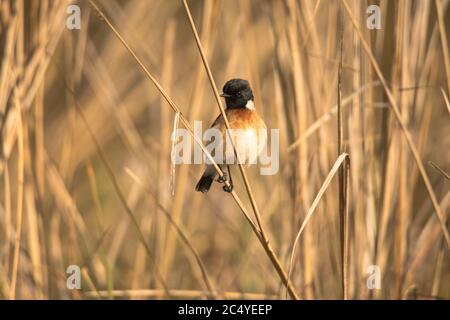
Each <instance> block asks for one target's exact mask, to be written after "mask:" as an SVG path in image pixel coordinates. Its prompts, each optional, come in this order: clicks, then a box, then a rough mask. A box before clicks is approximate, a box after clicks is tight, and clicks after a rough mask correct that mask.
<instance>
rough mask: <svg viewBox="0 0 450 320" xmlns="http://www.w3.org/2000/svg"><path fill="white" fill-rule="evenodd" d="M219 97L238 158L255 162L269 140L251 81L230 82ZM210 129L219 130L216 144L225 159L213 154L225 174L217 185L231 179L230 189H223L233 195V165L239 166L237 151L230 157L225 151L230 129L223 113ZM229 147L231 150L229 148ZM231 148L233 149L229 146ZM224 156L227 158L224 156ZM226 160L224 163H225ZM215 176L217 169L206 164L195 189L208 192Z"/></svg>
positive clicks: (242, 160) (241, 160)
mask: <svg viewBox="0 0 450 320" xmlns="http://www.w3.org/2000/svg"><path fill="white" fill-rule="evenodd" d="M220 96H221V97H223V98H225V103H226V108H225V114H226V117H227V119H228V123H229V125H230V129H231V130H230V131H229V132H230V133H231V139H232V141H233V145H234V147H235V149H236V153H237V154H238V159H239V160H240V162H241V163H242V164H244V165H250V164H254V163H256V160H257V157H258V155H259V154H260V153H261V152H262V150H263V148H264V145H265V143H266V141H267V126H266V124H265V123H264V120H263V119H262V118H261V117H260V116H259V114H258V112H257V111H256V109H255V103H254V97H253V91H252V89H251V87H250V84H249V82H248V81H247V80H244V79H231V80H229V81H227V82H226V83H225V85H224V86H223V89H222V93H221V94H220ZM210 128H212V129H217V130H219V132H220V135H219V141H215V143H216V147H215V151H217V150H219V152H222V151H223V154H222V157H219V156H218V153H217V152H216V154H211V155H212V157H213V158H214V160H216V159H218V160H222V163H217V164H218V165H219V167H220V168H221V170H222V172H223V173H224V176H223V177H220V178H219V179H218V180H217V182H219V183H223V182H225V181H226V180H227V179H228V176H229V186H226V185H225V186H224V187H223V190H224V191H226V192H232V190H233V184H232V179H231V171H230V165H231V164H235V163H237V161H236V160H237V159H236V158H235V155H234V152H231V154H230V153H229V152H227V151H225V150H224V146H225V145H226V144H227V141H228V140H229V138H228V139H227V128H226V125H225V120H224V118H223V115H222V114H220V115H219V116H218V117H217V118H216V120H215V121H214V122H213V124H212V125H211V127H210ZM228 137H230V136H228ZM211 142H212V141H211ZM211 142H210V143H211ZM224 142H225V143H224ZM207 146H208V145H207ZM226 147H227V148H228V146H226ZM230 148H232V147H231V146H230ZM231 150H232V149H231ZM224 154H225V156H223V155H224ZM224 159H225V161H223V160H224ZM216 162H217V161H216ZM225 167H227V169H228V175H227V174H226V172H225V170H224V169H225ZM216 175H217V172H216V170H215V168H214V166H213V165H212V164H207V165H206V168H205V171H204V172H203V175H202V176H201V178H200V180H199V181H198V183H197V185H196V187H195V190H196V191H198V192H202V193H207V192H208V191H209V189H210V188H211V185H212V183H213V181H214V179H215V177H216Z"/></svg>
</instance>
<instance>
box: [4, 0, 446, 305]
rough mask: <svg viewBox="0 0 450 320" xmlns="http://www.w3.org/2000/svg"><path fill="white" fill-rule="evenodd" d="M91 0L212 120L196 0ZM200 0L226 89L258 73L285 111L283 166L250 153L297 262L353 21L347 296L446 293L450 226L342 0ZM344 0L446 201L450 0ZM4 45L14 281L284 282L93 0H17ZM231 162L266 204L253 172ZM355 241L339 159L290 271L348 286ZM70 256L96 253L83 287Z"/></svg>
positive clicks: (176, 294) (107, 287) (103, 290)
mask: <svg viewBox="0 0 450 320" xmlns="http://www.w3.org/2000/svg"><path fill="white" fill-rule="evenodd" d="M95 3H97V4H98V6H99V7H100V8H101V10H102V11H103V12H104V14H105V16H106V17H107V18H108V19H109V20H110V21H111V23H112V24H113V25H114V26H115V27H116V28H117V30H118V31H119V32H120V34H121V35H122V36H123V39H124V40H125V41H126V42H127V44H128V45H129V46H130V47H131V48H133V50H135V51H136V53H137V55H138V57H139V58H140V59H141V60H142V61H143V63H144V64H145V66H146V67H147V68H148V69H149V70H150V72H151V73H152V74H153V75H154V76H155V77H156V79H157V80H158V81H159V82H160V84H161V85H162V86H163V87H164V89H165V90H166V92H167V93H168V94H169V96H170V97H171V98H172V99H173V100H174V101H175V103H176V104H177V105H178V106H179V107H180V109H181V112H182V114H183V115H184V116H185V117H186V118H187V119H188V120H189V121H190V123H191V124H193V121H194V120H201V121H203V127H204V128H205V127H206V126H208V125H209V124H210V123H212V121H213V120H214V119H215V117H216V116H217V115H218V113H219V109H218V107H217V105H216V102H215V99H214V95H213V93H212V90H211V86H210V84H209V82H208V78H207V75H206V72H205V69H204V67H203V65H202V63H201V59H200V55H199V52H198V49H197V46H196V43H195V39H194V37H193V34H192V31H191V28H190V25H189V21H188V19H187V16H186V12H185V10H184V8H183V5H182V2H181V1H178V0H170V1H163V0H151V1H146V0H129V1H118V0H114V1H110V0H108V1H106V0H96V1H95ZM188 3H189V6H190V9H191V12H192V15H193V18H194V22H195V25H196V27H197V29H198V31H199V34H200V39H201V41H202V44H203V46H204V49H205V52H206V56H207V58H208V60H209V63H210V66H211V69H212V72H213V74H214V77H215V80H216V84H217V86H218V87H219V90H220V89H221V88H222V86H223V84H224V83H225V82H226V81H227V80H229V79H231V78H237V77H239V78H244V79H247V80H249V82H250V84H251V86H252V88H253V91H254V94H255V105H256V109H257V110H258V112H259V113H260V115H261V116H262V117H263V118H264V120H265V122H266V123H267V126H268V128H278V129H280V170H279V172H278V173H277V174H276V175H273V176H261V175H260V174H259V170H258V167H257V166H256V167H255V166H254V167H250V168H248V169H247V170H246V171H247V174H248V176H249V181H250V184H251V186H252V189H253V192H254V195H255V199H256V203H257V205H258V207H259V209H260V211H261V216H262V220H263V223H264V225H265V226H266V231H267V234H268V238H269V239H270V242H271V244H272V246H273V248H274V251H275V253H276V255H277V256H278V258H279V259H280V262H281V264H282V265H283V267H284V268H285V270H286V271H287V270H288V268H289V260H290V256H291V251H292V248H293V243H294V239H295V237H296V234H297V233H298V231H299V228H300V226H301V224H302V222H303V221H304V220H305V216H306V213H307V212H308V210H309V208H310V207H311V205H312V202H313V200H314V198H315V196H316V194H317V192H318V191H319V189H320V187H321V185H322V183H323V182H324V180H325V178H326V176H327V174H328V172H329V171H330V169H331V167H332V166H333V164H334V162H335V161H336V159H337V158H338V145H337V92H338V73H339V72H338V71H339V61H340V59H341V58H340V57H341V54H340V39H341V30H342V32H343V36H342V40H343V46H342V81H341V85H342V86H341V87H342V99H341V107H342V128H343V151H345V152H347V153H348V154H349V158H350V174H349V186H348V194H347V203H348V216H349V220H348V221H349V233H348V239H349V242H348V243H349V248H348V250H349V256H348V279H349V283H348V290H349V297H350V298H352V299H369V298H370V299H381V298H383V299H402V298H408V299H448V298H450V255H449V248H448V247H447V245H446V242H445V241H444V238H443V233H442V228H441V226H440V225H439V222H438V219H437V217H436V214H435V210H434V208H433V205H432V202H431V200H430V197H429V195H428V193H427V191H426V189H425V186H424V183H423V179H422V177H421V175H420V173H419V172H418V169H417V165H416V163H415V161H414V158H413V156H412V154H411V152H410V149H409V148H408V146H407V144H406V142H405V139H404V134H403V132H402V130H400V128H399V126H398V123H397V120H396V118H395V117H394V115H393V113H392V109H391V106H390V103H389V100H388V98H387V96H386V94H385V91H384V89H383V87H382V86H381V85H380V82H379V78H378V77H377V75H376V73H375V72H374V69H373V68H372V66H371V62H370V60H369V58H368V55H367V54H366V52H365V51H364V49H363V46H362V42H361V38H360V36H359V35H358V33H357V32H356V31H355V29H354V27H353V25H352V22H351V19H350V16H349V14H348V13H347V12H346V11H345V9H344V7H343V6H342V4H341V3H340V2H339V1H330V0H322V1H320V0H312V1H307V0H305V1H295V0H285V1H284V0H242V1H237V0H227V1H224V0H207V1H206V0H190V1H188ZM71 4H76V5H78V6H79V8H80V16H81V29H80V30H77V29H74V30H69V29H68V28H66V19H67V18H68V17H69V16H70V14H68V13H67V12H66V10H67V7H68V6H69V5H71ZM371 4H375V5H379V7H380V8H381V29H379V30H377V29H373V30H370V29H368V28H367V27H366V20H367V18H368V17H369V15H370V14H368V13H367V12H366V10H367V7H368V6H369V5H371ZM348 5H349V7H350V9H351V11H352V15H353V16H354V18H355V19H356V20H357V23H358V25H359V27H360V28H361V30H362V33H363V38H364V40H365V41H367V42H368V43H369V45H370V50H371V51H372V52H373V54H374V56H375V59H376V61H377V62H378V64H379V65H380V68H381V72H382V73H383V75H384V77H385V78H386V80H387V82H388V86H389V89H390V90H391V91H392V93H393V95H394V98H395V100H396V102H397V104H398V106H399V109H400V113H401V117H402V120H403V122H404V123H405V124H406V127H407V128H408V130H409V132H410V133H411V136H412V139H413V142H414V144H415V146H416V148H417V149H418V151H419V154H420V157H421V159H422V161H423V163H424V165H425V169H426V172H427V174H428V176H429V179H430V181H431V185H432V188H433V191H434V193H435V194H436V198H437V200H438V202H439V204H440V206H441V210H442V212H443V213H444V215H445V216H447V215H448V207H449V198H450V189H449V183H450V182H449V178H448V172H450V161H449V160H450V148H449V146H450V126H449V112H450V106H449V103H448V101H447V103H446V100H445V97H447V99H448V96H449V88H450V74H449V72H450V69H449V55H448V43H449V41H450V39H449V33H450V32H449V30H450V27H449V16H450V8H449V1H443V0H437V1H431V0H430V1H410V0H402V1H350V0H349V1H348ZM0 63H1V69H0V114H1V119H0V120H1V122H0V130H1V132H0V137H1V139H0V143H1V160H0V298H2V299H8V298H18V299H49V298H51V299H97V298H130V297H131V298H143V299H156V298H168V297H169V298H193V299H204V298H210V297H211V296H212V295H211V292H210V288H208V287H207V286H205V281H204V275H203V274H202V271H201V268H200V267H199V265H203V267H204V269H205V270H206V271H207V274H208V278H209V280H210V282H211V284H212V285H213V286H214V288H215V290H216V292H217V293H218V296H219V297H222V298H235V299H240V298H253V299H284V298H286V291H285V289H284V287H283V285H282V283H281V281H280V278H279V277H278V274H277V272H276V271H275V270H274V267H273V265H272V264H271V262H270V260H269V258H268V257H267V255H266V253H265V251H264V250H263V249H262V247H261V244H260V242H259V241H258V240H257V238H256V237H255V235H254V233H253V232H252V230H251V228H250V227H249V224H248V223H247V221H246V220H245V219H244V217H243V215H242V213H241V211H240V208H239V207H238V206H237V205H236V203H235V202H234V201H233V199H232V197H230V196H229V195H228V194H227V193H224V192H223V191H222V188H221V185H219V184H217V183H215V184H214V185H213V187H212V189H211V190H210V192H209V193H208V194H207V195H203V194H200V193H197V192H195V190H194V187H195V183H196V181H197V179H198V178H199V177H200V175H201V172H202V170H203V166H201V165H181V166H177V167H176V168H175V169H176V171H175V176H173V173H172V168H171V160H170V154H171V144H172V142H171V133H172V127H173V122H174V113H173V111H172V110H171V109H170V107H169V105H168V104H167V102H166V101H165V100H164V99H163V98H162V96H161V94H160V92H159V91H158V90H157V89H156V88H155V86H154V85H153V84H152V82H151V81H150V80H149V79H148V78H147V77H146V76H145V74H144V73H143V72H142V70H141V69H140V68H139V66H138V64H137V63H136V61H135V60H134V59H133V57H132V55H131V54H130V52H129V51H127V50H126V49H125V47H124V46H123V44H122V43H121V42H120V41H119V40H118V38H117V37H116V36H115V35H114V33H113V32H112V30H111V28H109V27H108V26H107V24H106V23H105V20H104V19H103V18H101V16H99V14H98V13H97V12H96V11H95V10H94V8H93V7H92V5H90V3H89V2H88V1H87V0H80V1H62V0H60V1H56V0H55V1H48V0H42V1H30V0H2V1H1V2H0ZM89 130H90V131H91V132H92V133H93V135H94V136H95V140H94V139H93V136H92V135H91V134H90V133H89ZM233 173H234V185H235V190H236V192H237V194H238V195H240V198H241V199H242V200H243V202H244V205H245V207H246V208H248V210H249V212H251V206H250V203H249V201H248V198H247V195H246V191H245V189H244V187H243V182H242V179H241V178H240V174H239V171H238V170H237V169H233ZM172 180H173V181H174V184H173V186H172V187H171V184H172V182H171V181H172ZM172 189H173V194H172ZM125 203H126V205H127V206H124V204H125ZM131 215H132V216H133V217H134V218H135V221H133V220H132V219H130V217H131ZM167 215H170V217H171V219H172V221H173V222H174V223H175V224H176V225H177V226H178V227H179V228H181V229H182V230H183V234H184V235H185V236H186V238H187V240H183V239H182V238H181V237H180V233H179V232H178V231H177V230H176V229H175V228H174V227H173V224H172V223H170V222H169V219H168V216H167ZM134 222H136V223H137V224H138V226H139V231H138V230H137V229H136V228H135V224H134ZM446 228H447V230H448V223H447V226H446ZM144 243H145V245H144ZM188 244H189V245H188ZM192 248H194V250H195V252H197V253H198V258H199V259H196V257H195V255H194V254H193V251H192ZM340 256H341V249H340V219H339V185H338V179H337V176H336V177H335V178H334V179H333V180H332V182H331V183H330V185H329V186H328V188H327V190H326V192H325V194H324V195H323V197H322V198H321V200H320V202H319V205H318V206H317V208H316V210H315V211H314V213H313V215H312V216H311V219H310V220H309V222H308V224H307V225H306V227H305V230H304V232H303V233H302V235H301V237H300V239H299V244H298V246H297V248H296V255H295V260H294V265H293V269H292V275H291V280H292V284H293V286H294V287H295V289H296V291H297V293H298V295H299V297H300V298H302V299H340V298H342V290H341V287H342V283H341V276H340V273H341V264H340ZM199 260H200V261H201V264H199ZM69 265H78V266H79V267H80V268H81V289H79V290H69V289H68V288H67V286H66V279H67V277H68V274H67V273H66V269H67V267H68V266H69ZM370 265H377V266H379V268H380V278H381V288H380V289H378V290H369V289H368V287H367V278H368V276H369V275H368V273H367V271H368V267H369V266H370ZM166 289H169V292H170V295H168V293H167V290H166Z"/></svg>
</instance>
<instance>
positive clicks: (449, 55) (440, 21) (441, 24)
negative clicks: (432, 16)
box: [435, 0, 450, 94]
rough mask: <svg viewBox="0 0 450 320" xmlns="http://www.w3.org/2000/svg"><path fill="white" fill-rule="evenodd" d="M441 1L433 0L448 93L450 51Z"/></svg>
mask: <svg viewBox="0 0 450 320" xmlns="http://www.w3.org/2000/svg"><path fill="white" fill-rule="evenodd" d="M442 3H443V1H442V0H435V4H436V11H437V18H438V26H439V35H440V38H441V48H442V56H443V58H444V68H445V74H446V76H447V86H448V94H450V53H449V50H448V42H447V32H446V28H445V20H444V8H443V4H442Z"/></svg>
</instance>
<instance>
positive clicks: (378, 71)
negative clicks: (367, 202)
mask: <svg viewBox="0 0 450 320" xmlns="http://www.w3.org/2000/svg"><path fill="white" fill-rule="evenodd" d="M341 1H342V3H343V4H344V7H345V10H346V11H347V13H348V15H349V17H350V19H351V21H352V24H353V26H354V28H355V29H356V31H357V32H358V35H359V37H360V39H361V43H362V45H363V48H364V51H365V52H366V54H367V55H368V56H369V59H370V62H371V64H372V66H373V68H374V70H375V72H376V74H377V76H378V78H379V79H380V82H381V84H382V86H383V88H384V91H385V92H386V95H387V97H388V99H389V102H390V106H391V109H392V111H393V113H394V115H395V118H396V120H397V123H398V124H399V126H400V128H401V130H402V133H403V135H404V137H405V139H406V142H407V144H408V147H409V149H410V151H411V153H412V155H413V157H414V160H415V162H416V164H417V167H418V169H419V172H420V175H421V176H422V179H423V182H424V184H425V187H426V190H427V192H428V195H429V197H430V200H431V202H432V204H433V207H434V212H435V214H436V216H437V218H438V221H439V225H440V226H441V229H442V233H443V235H444V238H445V241H446V243H447V247H448V249H449V250H450V235H449V232H448V230H447V227H446V225H445V219H444V216H443V213H442V210H441V208H440V206H439V203H438V201H437V198H436V195H435V193H434V191H433V187H432V185H431V182H430V179H429V178H428V175H427V172H426V170H425V167H424V166H423V163H422V160H421V159H420V155H419V153H418V151H417V148H416V146H415V144H414V141H413V139H412V137H411V134H410V133H409V130H408V128H407V126H406V124H405V123H404V121H403V120H402V116H401V114H400V112H399V108H398V106H397V102H396V101H395V98H394V96H393V95H392V92H391V90H390V89H389V87H388V85H387V83H386V80H385V78H384V76H383V74H382V72H381V69H380V67H379V65H378V62H377V61H376V59H375V56H374V55H373V53H372V50H371V48H370V46H369V44H368V43H367V42H366V40H365V39H364V37H363V34H362V32H361V29H360V27H359V26H358V23H357V21H356V19H355V17H354V16H353V13H352V11H351V9H350V7H349V6H348V4H347V1H346V0H341Z"/></svg>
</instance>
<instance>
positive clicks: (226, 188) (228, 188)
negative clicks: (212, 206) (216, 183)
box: [222, 184, 233, 192]
mask: <svg viewBox="0 0 450 320" xmlns="http://www.w3.org/2000/svg"><path fill="white" fill-rule="evenodd" d="M222 188H223V191H225V192H232V191H233V185H232V184H230V185H229V186H227V185H224V186H223V187H222Z"/></svg>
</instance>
